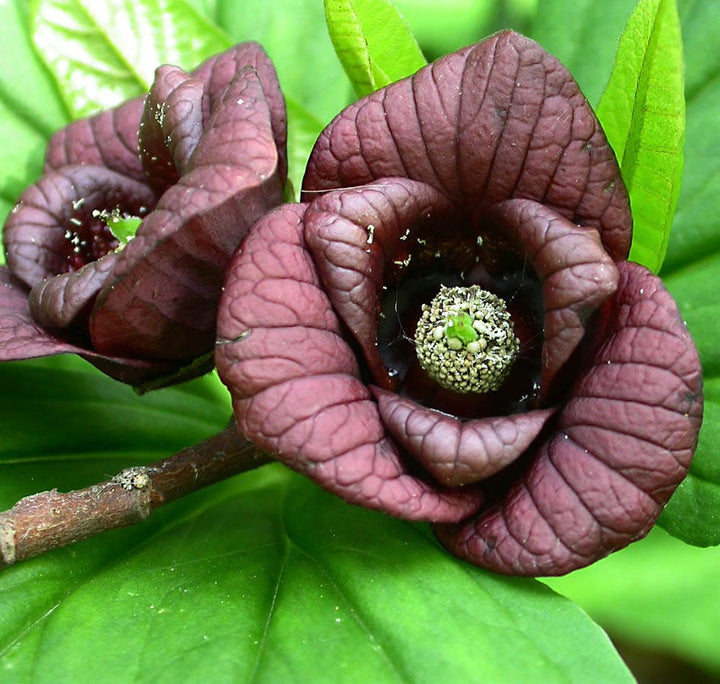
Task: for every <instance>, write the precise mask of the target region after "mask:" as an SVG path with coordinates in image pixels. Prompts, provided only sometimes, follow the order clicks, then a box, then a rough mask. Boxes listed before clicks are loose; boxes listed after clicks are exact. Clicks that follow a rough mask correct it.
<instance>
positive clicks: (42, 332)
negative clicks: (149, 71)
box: [0, 43, 287, 385]
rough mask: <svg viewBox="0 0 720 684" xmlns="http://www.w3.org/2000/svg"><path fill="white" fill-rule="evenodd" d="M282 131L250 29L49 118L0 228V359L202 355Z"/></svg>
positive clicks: (132, 364) (134, 373)
mask: <svg viewBox="0 0 720 684" xmlns="http://www.w3.org/2000/svg"><path fill="white" fill-rule="evenodd" d="M285 146H286V118H285V103H284V99H283V96H282V93H281V91H280V87H279V84H278V81H277V76H276V74H275V70H274V68H273V66H272V63H271V62H270V60H269V58H268V57H267V55H266V54H265V53H264V51H263V50H262V48H261V47H260V46H259V45H257V44H255V43H245V44H240V45H238V46H236V47H234V48H232V49H231V50H228V51H227V52H225V53H222V54H219V55H216V56H214V57H212V58H210V59H209V60H207V61H206V62H204V63H203V64H202V65H200V66H199V67H198V68H197V69H195V70H194V71H193V72H192V73H191V74H188V73H185V72H184V71H182V70H181V69H179V68H177V67H172V66H162V67H159V68H158V69H157V71H156V74H155V81H154V83H153V86H152V89H151V90H150V92H149V94H148V96H147V97H140V98H136V99H133V100H129V101H128V102H126V103H124V104H122V105H120V106H118V107H116V108H114V109H111V110H107V111H103V112H101V113H99V114H97V115H95V116H93V117H91V118H89V119H83V120H79V121H75V122H73V123H71V124H70V125H68V126H67V127H66V128H64V129H62V130H61V131H59V132H58V133H56V134H55V135H54V136H53V137H52V138H51V140H50V142H49V144H48V148H47V152H46V164H45V169H44V174H43V176H42V177H41V178H40V179H39V180H38V181H37V183H35V184H34V185H32V186H30V187H28V188H27V189H26V190H25V192H23V194H22V196H21V197H20V199H19V201H18V203H17V204H16V206H15V207H14V208H13V210H12V211H11V213H10V215H9V217H8V219H7V221H6V223H5V226H4V230H3V241H4V247H5V253H6V258H7V267H4V268H0V360H5V361H7V360H15V359H25V358H32V357H37V356H45V355H50V354H58V353H63V352H72V353H77V354H80V355H81V356H84V357H85V358H87V359H88V360H90V361H91V362H92V363H94V364H95V365H97V366H98V367H99V368H101V369H102V370H103V371H105V372H107V373H108V374H109V375H112V376H113V377H115V378H117V379H119V380H122V381H124V382H128V383H130V384H134V385H137V384H140V383H144V382H146V381H149V380H153V381H157V379H158V378H159V377H166V376H173V375H175V374H178V375H179V377H188V376H189V375H192V374H195V373H199V372H203V371H204V370H207V368H208V366H209V365H211V364H212V350H213V345H214V340H215V319H216V312H217V302H218V299H219V296H220V291H221V287H222V280H223V276H224V272H225V269H226V268H227V265H228V263H229V261H230V258H231V256H232V253H233V252H234V250H235V248H236V247H237V246H238V244H239V243H240V242H241V240H242V239H243V238H244V237H245V235H246V234H247V232H248V229H249V227H250V226H251V225H252V224H253V223H254V222H255V221H256V220H257V219H258V218H259V217H260V216H261V215H262V214H264V213H265V212H266V211H268V210H269V209H270V208H272V207H274V206H276V205H278V204H279V203H280V202H281V201H282V193H283V187H284V183H285V178H286V171H287V164H286V152H285ZM125 216H130V217H137V219H141V222H140V225H139V227H138V228H137V233H136V234H135V236H134V237H131V238H130V239H128V240H127V241H124V240H123V236H121V235H119V234H117V235H116V233H118V231H117V230H116V229H115V228H114V226H115V225H119V224H116V223H114V221H117V218H118V217H125ZM183 369H184V370H183Z"/></svg>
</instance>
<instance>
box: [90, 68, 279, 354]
mask: <svg viewBox="0 0 720 684" xmlns="http://www.w3.org/2000/svg"><path fill="white" fill-rule="evenodd" d="M277 163H278V151H277V148H276V147H275V141H274V139H273V136H272V130H271V127H270V115H269V112H268V108H267V104H266V102H265V97H264V94H263V90H262V87H261V84H260V82H259V80H258V77H257V74H256V73H255V72H254V71H253V70H252V69H246V70H245V71H243V72H241V73H240V74H238V75H237V76H236V77H235V79H233V81H232V82H231V83H230V85H229V86H228V87H227V89H226V90H225V93H224V95H223V97H222V98H221V99H220V100H219V101H218V104H217V106H216V109H215V111H214V112H213V114H212V116H211V118H210V120H209V122H208V125H207V128H206V130H205V132H204V134H203V136H202V138H201V139H200V142H199V143H198V145H197V147H196V148H195V151H194V152H193V154H192V156H191V157H190V160H189V162H188V171H187V173H186V174H185V175H184V176H183V177H182V178H181V179H180V181H179V182H178V183H177V184H176V185H174V186H172V187H171V188H170V189H169V190H168V191H167V192H166V193H165V194H164V195H163V196H162V198H161V199H160V201H159V202H158V205H157V207H156V209H155V211H153V212H152V214H150V215H149V216H148V217H147V218H146V219H145V220H144V221H143V223H142V224H141V226H140V228H139V229H138V231H137V234H136V236H135V238H134V239H133V240H131V241H130V243H129V244H128V245H127V247H126V248H125V249H124V250H123V252H122V254H121V256H120V259H119V260H118V264H117V266H116V268H115V272H114V278H113V279H112V280H111V281H110V282H108V283H107V285H106V286H105V288H104V289H103V291H102V292H101V293H100V295H99V297H98V302H97V303H96V306H95V310H94V313H93V316H92V318H91V320H90V331H91V336H92V340H93V344H94V346H95V348H96V349H97V350H98V351H101V352H102V353H106V354H112V355H116V356H118V355H119V356H132V357H138V358H155V359H174V360H178V361H185V360H190V359H193V358H195V357H197V356H200V355H202V354H204V353H206V352H208V351H209V350H210V349H212V344H213V341H214V338H215V318H216V312H217V302H218V299H219V296H220V290H221V287H222V281H223V277H224V273H225V269H226V268H227V265H228V263H229V261H230V257H231V255H232V253H233V251H234V250H235V248H236V247H237V245H238V244H239V243H240V242H241V241H242V239H243V238H244V237H245V235H246V233H247V231H248V230H249V228H250V226H251V225H252V224H253V223H254V222H255V221H256V220H257V219H258V218H259V217H260V216H262V215H263V214H264V213H266V212H267V211H268V210H269V209H270V208H271V207H273V206H276V205H278V204H279V203H280V202H281V199H282V184H281V180H280V178H279V175H278V170H277Z"/></svg>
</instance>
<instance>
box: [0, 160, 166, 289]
mask: <svg viewBox="0 0 720 684" xmlns="http://www.w3.org/2000/svg"><path fill="white" fill-rule="evenodd" d="M154 202H155V196H154V195H153V193H152V192H151V190H150V189H149V188H148V187H147V185H144V184H142V183H138V182H137V181H134V180H132V179H130V178H127V177H126V176H122V175H120V174H118V173H115V172H113V171H109V170H108V169H106V168H103V167H97V166H65V167H62V168H61V169H59V170H58V171H54V172H48V173H46V174H45V175H44V176H42V177H41V178H40V180H39V181H38V182H37V183H35V184H34V185H31V186H29V187H28V188H26V190H25V191H24V192H23V194H22V195H21V196H20V199H19V201H18V203H17V204H16V205H15V207H14V208H13V210H12V211H11V212H10V215H9V216H8V219H7V221H6V223H5V227H4V229H3V241H4V243H5V251H6V255H7V264H8V266H9V268H10V270H11V271H12V272H13V274H14V275H15V276H16V277H17V278H20V279H21V280H22V281H23V282H24V283H25V284H26V285H27V286H28V287H33V286H34V285H36V284H37V283H39V282H41V281H42V280H43V279H45V278H48V277H52V276H54V275H56V274H58V273H65V272H67V271H70V270H75V269H76V268H79V267H80V266H82V265H83V264H84V263H85V262H87V261H90V260H94V259H97V258H99V257H101V256H103V255H104V254H105V253H107V252H108V251H109V250H112V249H114V248H115V246H117V241H115V240H114V239H113V238H112V236H111V235H110V234H109V233H107V234H105V235H99V234H97V233H96V232H94V231H95V229H100V230H102V222H101V221H100V220H98V219H95V218H93V211H94V210H96V209H97V210H103V209H114V208H115V207H120V208H121V209H122V210H123V211H127V212H130V213H132V214H136V215H142V214H143V213H144V212H146V211H147V210H148V209H151V208H152V206H153V204H154ZM85 233H88V234H87V235H85ZM93 238H97V239H98V240H99V243H100V244H97V245H95V246H93V245H92V244H83V243H85V242H91V241H92V239H93Z"/></svg>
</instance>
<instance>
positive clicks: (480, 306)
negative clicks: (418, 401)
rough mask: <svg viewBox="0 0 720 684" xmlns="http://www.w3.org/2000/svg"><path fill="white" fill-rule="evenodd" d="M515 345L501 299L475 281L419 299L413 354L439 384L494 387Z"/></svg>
mask: <svg viewBox="0 0 720 684" xmlns="http://www.w3.org/2000/svg"><path fill="white" fill-rule="evenodd" d="M519 349H520V342H519V340H518V338H517V337H516V336H515V330H514V327H513V323H512V320H511V318H510V314H509V313H508V310H507V308H506V307H505V302H504V301H503V300H502V299H501V298H500V297H497V296H496V295H494V294H492V293H490V292H487V291H486V290H483V289H482V288H481V287H479V286H478V285H471V286H470V287H442V288H440V292H438V294H437V295H435V298H434V299H433V300H432V301H431V302H430V304H423V307H422V315H421V316H420V320H419V321H418V325H417V329H416V331H415V353H416V354H417V358H418V361H420V365H421V366H422V367H423V368H424V369H425V371H426V372H427V374H428V375H429V376H430V377H431V378H432V379H433V380H435V382H437V383H438V384H439V385H442V386H443V387H447V388H448V389H451V390H454V391H455V392H463V393H469V392H474V393H478V394H481V393H483V392H491V391H493V390H496V389H499V388H500V386H501V385H502V383H503V382H504V381H505V378H506V377H507V375H508V373H509V372H510V368H511V367H512V364H513V362H514V361H515V357H516V356H517V353H518V350H519Z"/></svg>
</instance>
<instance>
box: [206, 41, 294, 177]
mask: <svg viewBox="0 0 720 684" xmlns="http://www.w3.org/2000/svg"><path fill="white" fill-rule="evenodd" d="M246 67H251V68H252V69H253V70H254V71H255V72H256V73H257V75H258V78H259V79H260V84H261V85H262V90H263V94H264V95H265V100H266V102H267V107H268V110H269V111H270V125H271V128H272V133H273V137H274V139H275V146H276V147H277V150H278V157H279V158H278V172H279V174H280V178H281V179H282V182H283V183H284V182H285V179H286V178H287V150H286V147H287V113H286V110H285V98H284V97H283V94H282V90H281V89H280V82H279V81H278V77H277V74H276V72H275V67H274V66H273V63H272V62H271V61H270V58H269V57H268V56H267V53H266V52H265V50H263V48H262V46H261V45H260V44H259V43H255V42H252V41H249V42H246V43H240V44H238V45H235V46H234V47H232V48H230V49H229V50H226V51H225V52H221V53H220V54H218V55H214V56H213V57H210V58H209V59H207V60H206V61H205V62H203V63H202V64H201V65H200V66H199V67H198V68H197V69H195V70H194V71H193V72H192V75H193V76H194V77H195V78H198V79H200V80H201V81H203V82H204V83H205V84H206V88H205V102H204V110H205V114H204V120H205V121H207V120H208V118H209V116H210V113H211V112H212V111H213V109H214V108H215V106H216V103H217V101H218V100H219V99H221V98H222V96H223V92H224V91H225V88H226V87H227V84H228V83H229V82H230V81H231V80H232V79H233V78H234V77H235V75H236V74H237V73H238V72H239V71H242V70H243V69H245V68H246Z"/></svg>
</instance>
